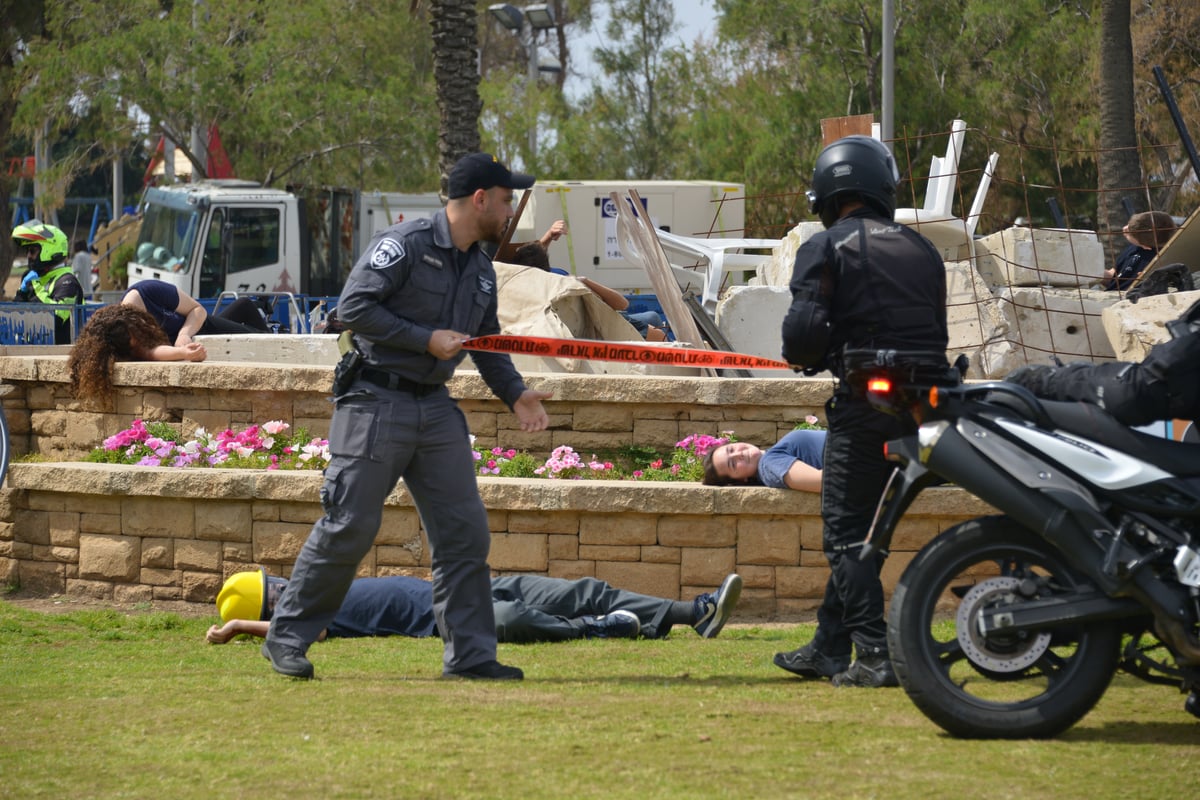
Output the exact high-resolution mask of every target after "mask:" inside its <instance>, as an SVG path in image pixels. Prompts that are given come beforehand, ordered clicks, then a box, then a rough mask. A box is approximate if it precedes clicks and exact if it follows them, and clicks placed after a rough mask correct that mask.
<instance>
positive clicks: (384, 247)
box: [371, 238, 404, 269]
mask: <svg viewBox="0 0 1200 800" xmlns="http://www.w3.org/2000/svg"><path fill="white" fill-rule="evenodd" d="M402 258H404V245H403V244H401V243H400V242H398V241H396V240H395V239H386V238H385V239H380V240H379V244H377V245H375V250H374V251H373V252H372V253H371V269H387V268H388V267H390V266H393V265H395V264H397V263H399V261H400V259H402Z"/></svg>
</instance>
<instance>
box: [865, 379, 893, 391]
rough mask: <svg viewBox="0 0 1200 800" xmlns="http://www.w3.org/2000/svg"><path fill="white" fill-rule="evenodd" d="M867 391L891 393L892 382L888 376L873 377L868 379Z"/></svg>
mask: <svg viewBox="0 0 1200 800" xmlns="http://www.w3.org/2000/svg"><path fill="white" fill-rule="evenodd" d="M867 391H868V392H872V393H873V394H890V393H891V391H892V382H891V381H890V380H888V379H887V378H871V379H869V380H868V381H867Z"/></svg>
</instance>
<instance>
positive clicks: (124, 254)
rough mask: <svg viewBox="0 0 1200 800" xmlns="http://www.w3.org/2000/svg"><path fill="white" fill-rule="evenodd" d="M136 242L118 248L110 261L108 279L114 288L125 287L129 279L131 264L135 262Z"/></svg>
mask: <svg viewBox="0 0 1200 800" xmlns="http://www.w3.org/2000/svg"><path fill="white" fill-rule="evenodd" d="M135 244H136V243H135V242H126V243H125V244H122V245H120V246H118V247H117V248H116V249H115V250H113V252H112V256H111V257H110V258H109V259H108V279H109V280H110V281H111V282H112V284H113V286H120V287H123V286H124V285H125V282H126V281H127V280H128V279H129V262H130V261H132V260H133V256H134V253H135V252H136V251H135V250H134V245H135Z"/></svg>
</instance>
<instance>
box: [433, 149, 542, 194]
mask: <svg viewBox="0 0 1200 800" xmlns="http://www.w3.org/2000/svg"><path fill="white" fill-rule="evenodd" d="M493 186H502V187H504V188H505V189H528V188H529V187H530V186H533V176H532V175H525V174H522V173H520V172H511V171H510V170H509V169H508V167H506V166H504V165H503V164H501V163H500V159H498V158H496V157H495V156H494V155H492V154H491V153H471V155H469V156H463V157H462V158H460V159H459V160H458V162H457V163H456V164H455V165H454V166H453V167H451V168H450V180H449V182H448V186H447V187H446V188H447V190H448V192H449V197H450V199H451V200H453V199H455V198H456V197H469V196H471V195H473V194H475V190H476V189H491V188H492V187H493Z"/></svg>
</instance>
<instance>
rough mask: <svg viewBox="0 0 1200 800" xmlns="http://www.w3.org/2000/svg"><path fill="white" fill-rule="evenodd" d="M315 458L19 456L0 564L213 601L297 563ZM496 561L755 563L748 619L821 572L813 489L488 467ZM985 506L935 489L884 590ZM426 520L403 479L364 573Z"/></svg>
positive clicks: (663, 571)
mask: <svg viewBox="0 0 1200 800" xmlns="http://www.w3.org/2000/svg"><path fill="white" fill-rule="evenodd" d="M320 481H321V476H320V475H319V474H318V473H315V472H267V471H249V470H178V469H170V468H147V467H123V466H113V465H101V464H80V463H20V464H14V465H13V466H12V468H11V469H10V471H9V474H8V481H7V488H6V489H5V490H3V492H2V493H0V581H2V582H6V583H10V584H20V585H21V586H22V587H23V588H26V589H29V590H31V591H34V592H38V593H45V594H55V593H65V594H68V595H77V596H85V597H89V598H95V599H101V600H113V601H116V602H124V603H129V602H152V601H154V600H188V601H195V602H205V603H208V602H212V601H213V599H214V598H215V597H216V593H217V589H218V587H219V586H220V585H221V583H222V581H223V580H224V578H225V577H227V576H228V575H230V574H232V573H234V572H237V571H239V570H243V569H247V568H252V567H256V566H259V565H261V566H264V567H266V568H267V570H268V571H269V572H270V573H272V574H276V575H284V576H286V575H288V574H289V571H290V568H291V565H292V563H293V562H294V560H295V558H296V555H297V554H298V553H299V550H300V547H301V545H302V544H303V542H304V540H305V538H306V537H307V536H308V532H309V530H310V528H311V526H312V523H313V522H314V521H315V520H316V519H317V517H318V516H319V515H320V505H319V502H318V493H319V488H320ZM479 483H480V492H481V494H482V495H483V499H484V502H485V503H486V505H487V507H488V518H489V523H490V526H491V530H492V537H493V539H492V554H491V558H490V562H491V565H492V567H493V568H494V569H495V570H496V571H497V572H499V573H515V572H531V573H536V574H543V575H552V576H558V577H564V578H576V577H582V576H595V577H597V578H601V579H604V580H607V581H609V582H611V583H613V584H616V585H618V586H621V587H623V588H627V589H631V590H634V591H639V592H643V593H647V594H653V595H658V596H665V597H670V598H677V599H682V598H689V597H692V596H694V595H695V594H697V593H699V592H702V591H708V590H711V589H712V588H713V587H715V586H717V585H718V584H719V583H720V581H721V579H722V578H723V577H724V576H725V575H726V574H727V573H729V572H732V571H737V572H739V573H741V575H742V576H743V577H744V578H745V581H746V589H745V591H744V593H743V599H742V601H741V603H740V605H739V614H738V617H739V619H742V620H754V619H759V620H767V619H770V620H781V621H797V620H800V619H805V618H807V616H808V615H809V614H810V612H811V611H812V610H813V609H815V608H816V606H817V605H818V604H819V602H820V598H821V595H822V592H823V589H824V585H825V580H826V578H827V576H828V568H827V566H826V562H825V558H824V556H823V555H822V552H821V520H820V501H819V498H818V496H817V495H814V494H807V493H803V492H788V491H779V490H775V489H765V488H761V487H757V488H750V487H708V486H701V485H698V484H672V483H662V482H659V483H653V482H648V483H632V482H623V481H557V480H545V479H534V480H521V479H511V478H481V479H480V481H479ZM985 513H989V509H988V507H987V506H986V505H985V504H983V503H981V502H980V501H978V500H976V499H975V498H973V497H971V496H970V495H967V494H966V493H965V492H962V491H961V490H958V489H952V488H935V489H930V490H927V491H926V492H925V493H924V494H923V495H922V496H921V497H920V498H918V500H917V502H916V503H915V504H914V505H913V507H912V509H911V510H910V511H909V513H908V514H907V515H906V517H905V519H904V521H903V523H902V524H901V526H900V528H899V530H898V532H897V536H896V539H895V541H894V547H893V554H892V556H891V558H889V559H888V562H887V565H886V566H885V568H884V586H885V589H886V590H887V592H888V593H889V594H890V592H891V590H892V587H893V586H894V585H895V581H896V579H897V577H898V576H899V574H900V572H901V571H902V570H903V568H904V566H905V565H906V564H907V563H908V561H909V560H910V559H911V557H912V555H913V553H914V552H915V550H916V549H917V548H919V547H920V546H921V545H922V544H923V543H924V542H926V541H927V540H928V539H929V538H930V537H932V536H934V535H936V534H937V533H938V532H939V531H941V530H944V529H945V528H947V527H948V526H950V525H953V524H956V523H957V522H960V521H962V520H964V519H968V518H971V517H975V516H978V515H980V514H985ZM428 568H429V555H428V547H427V543H426V540H425V538H424V534H423V531H422V529H421V525H420V520H419V518H418V516H417V513H416V510H415V508H414V507H413V505H412V503H411V500H410V499H409V496H408V494H407V492H406V491H405V490H404V488H403V485H401V486H400V487H398V488H397V490H396V491H395V492H393V494H392V496H391V497H390V498H389V500H388V503H387V507H386V508H385V511H384V521H383V526H382V529H381V531H380V534H379V537H378V539H377V540H376V542H375V545H374V546H373V547H372V548H371V551H370V553H369V554H368V555H367V557H366V558H365V559H364V560H363V563H362V565H361V567H360V570H359V572H360V574H361V575H365V576H370V575H390V574H414V575H420V576H423V577H427V576H428Z"/></svg>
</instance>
